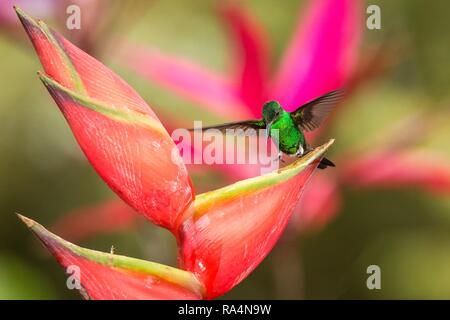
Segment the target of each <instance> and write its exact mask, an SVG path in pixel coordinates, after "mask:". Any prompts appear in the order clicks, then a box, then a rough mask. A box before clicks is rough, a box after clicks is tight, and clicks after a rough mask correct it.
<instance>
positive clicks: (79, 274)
mask: <svg viewBox="0 0 450 320" xmlns="http://www.w3.org/2000/svg"><path fill="white" fill-rule="evenodd" d="M19 217H20V218H21V219H22V221H23V222H24V223H25V224H26V225H27V226H28V227H29V228H30V229H31V230H32V231H33V232H34V233H35V234H36V236H37V237H38V238H39V240H41V241H42V243H43V244H44V246H45V247H46V248H47V249H48V250H49V251H50V252H51V253H52V254H53V255H54V256H55V258H56V260H58V262H59V264H60V265H61V266H62V267H63V268H64V269H66V270H67V272H68V273H69V275H68V276H70V277H71V279H68V284H71V285H73V286H75V285H76V283H77V282H78V281H79V282H78V284H81V288H80V293H81V294H82V296H83V297H84V298H86V299H95V300H127V299H133V300H136V299H145V300H153V299H177V300H178V299H179V300H181V299H183V300H184V299H201V298H202V292H203V287H202V285H201V284H200V283H199V282H198V280H197V279H196V278H195V276H194V275H192V274H191V273H189V272H186V271H183V270H179V269H176V268H172V267H168V266H164V265H160V264H157V263H153V262H148V261H144V260H138V259H134V258H129V257H125V256H120V255H116V254H113V253H103V252H99V251H94V250H89V249H84V248H81V247H78V246H76V245H74V244H71V243H69V242H67V241H65V240H63V239H61V238H59V237H58V236H56V235H54V234H52V233H51V232H49V231H47V230H46V229H45V228H44V227H42V226H41V225H40V224H38V223H36V222H34V221H33V220H31V219H28V218H26V217H23V216H19Z"/></svg>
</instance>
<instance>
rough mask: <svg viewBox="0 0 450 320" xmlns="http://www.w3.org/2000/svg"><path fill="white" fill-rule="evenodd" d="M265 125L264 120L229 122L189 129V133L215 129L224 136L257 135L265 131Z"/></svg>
mask: <svg viewBox="0 0 450 320" xmlns="http://www.w3.org/2000/svg"><path fill="white" fill-rule="evenodd" d="M265 128H266V123H265V122H264V120H246V121H238V122H230V123H224V124H220V125H217V126H208V127H202V128H199V129H197V128H193V129H189V131H197V130H198V131H200V130H201V131H205V130H208V129H217V130H219V131H220V132H222V133H224V134H232V135H249V136H252V135H257V134H258V130H259V129H265Z"/></svg>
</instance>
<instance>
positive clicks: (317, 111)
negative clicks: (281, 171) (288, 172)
mask: <svg viewBox="0 0 450 320" xmlns="http://www.w3.org/2000/svg"><path fill="white" fill-rule="evenodd" d="M343 96H344V91H343V90H342V89H341V90H335V91H331V92H328V93H326V94H324V95H322V96H320V97H318V98H316V99H314V100H311V101H309V102H307V103H305V104H303V105H302V106H300V107H298V108H297V109H296V110H295V111H292V112H288V111H286V110H284V109H283V107H282V106H281V105H280V103H278V102H277V101H269V102H267V103H265V104H264V106H263V108H262V119H256V120H246V121H238V122H230V123H225V124H220V125H215V126H209V127H202V128H198V129H189V130H191V131H193V130H202V131H204V130H208V129H218V130H219V131H221V132H222V133H224V134H229V133H235V134H236V133H241V134H244V135H252V134H256V133H257V132H258V130H260V129H264V130H265V132H266V137H267V139H269V137H270V138H272V139H273V140H274V142H275V143H276V144H277V145H278V147H279V153H278V159H279V160H281V157H282V155H283V153H284V154H287V155H290V156H294V157H302V156H303V155H305V154H306V153H308V152H310V151H312V150H313V148H312V147H311V146H310V145H309V144H308V143H307V141H306V138H305V134H304V132H305V131H314V130H315V129H317V128H318V127H319V126H320V125H321V123H322V122H323V121H324V119H325V118H326V117H327V115H328V114H329V113H330V112H331V110H332V109H333V107H334V106H335V105H337V104H338V102H339V101H340V100H341V99H342V97H343ZM249 129H252V130H249ZM334 166H335V164H334V163H333V162H332V161H330V160H328V159H327V158H322V160H321V162H320V163H319V165H318V168H319V169H325V168H327V167H334Z"/></svg>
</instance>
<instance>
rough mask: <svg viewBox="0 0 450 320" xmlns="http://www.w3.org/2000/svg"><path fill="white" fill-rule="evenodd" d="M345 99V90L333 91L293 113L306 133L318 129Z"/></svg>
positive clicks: (295, 119)
mask: <svg viewBox="0 0 450 320" xmlns="http://www.w3.org/2000/svg"><path fill="white" fill-rule="evenodd" d="M343 97H344V90H342V89H341V90H335V91H331V92H329V93H327V94H324V95H323V96H320V97H319V98H317V99H314V100H312V101H310V102H308V103H306V104H304V105H302V106H301V107H299V108H298V109H297V110H295V111H293V112H292V113H291V115H292V118H293V119H294V122H295V124H296V125H297V126H299V127H301V128H302V129H303V130H305V131H313V130H315V129H317V128H318V127H319V126H320V124H321V123H322V122H323V120H324V119H325V118H326V117H327V116H328V114H329V113H330V111H331V110H332V109H333V108H334V106H336V105H337V104H338V102H339V101H341V100H342V98H343Z"/></svg>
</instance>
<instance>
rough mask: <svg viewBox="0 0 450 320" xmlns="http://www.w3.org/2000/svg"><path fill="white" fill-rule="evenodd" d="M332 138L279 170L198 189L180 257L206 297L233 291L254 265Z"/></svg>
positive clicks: (185, 225)
mask: <svg viewBox="0 0 450 320" xmlns="http://www.w3.org/2000/svg"><path fill="white" fill-rule="evenodd" d="M331 143H332V141H330V142H329V143H328V144H326V145H324V146H322V147H319V148H317V149H316V150H315V151H314V152H311V153H309V154H308V155H306V156H305V157H303V158H301V159H299V160H297V161H296V162H295V163H293V164H292V165H290V166H288V167H285V168H283V169H281V170H280V171H279V172H273V173H269V174H267V175H264V176H260V177H256V178H252V179H248V180H242V181H240V182H238V183H235V184H233V185H230V186H227V187H225V188H222V189H219V190H216V191H212V192H208V193H205V194H202V195H199V196H198V197H197V198H196V200H195V202H193V204H192V205H191V208H190V211H187V213H186V216H185V217H184V221H183V222H182V223H181V225H180V227H179V239H178V240H179V245H180V262H181V266H182V268H183V269H185V270H189V271H191V272H193V273H194V274H196V275H197V276H198V277H199V278H200V279H201V281H202V283H204V285H205V287H206V291H207V296H206V297H207V298H209V299H211V298H214V297H217V296H220V295H222V294H224V293H225V292H227V291H229V290H230V289H231V288H233V287H234V286H235V285H237V284H238V283H239V282H240V281H242V280H243V279H244V278H245V277H246V276H247V275H248V274H249V273H250V272H252V271H253V269H255V268H256V267H257V266H258V264H259V263H260V262H261V261H262V260H263V259H264V257H265V256H266V255H267V254H268V253H269V252H270V250H271V249H272V247H273V246H274V245H275V243H276V241H277V240H278V238H279V237H280V235H281V233H282V232H283V230H284V228H285V226H286V224H287V222H288V220H289V217H290V216H291V213H292V211H293V209H294V207H295V205H296V203H297V202H298V200H299V198H300V196H301V193H302V190H303V188H304V186H305V184H306V182H307V181H308V179H309V177H310V176H311V173H312V172H313V171H314V169H315V167H316V166H315V165H310V164H311V163H313V162H314V163H315V164H317V158H319V157H321V156H322V154H323V153H324V152H325V150H326V149H327V148H328V147H329V146H330V145H331Z"/></svg>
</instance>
